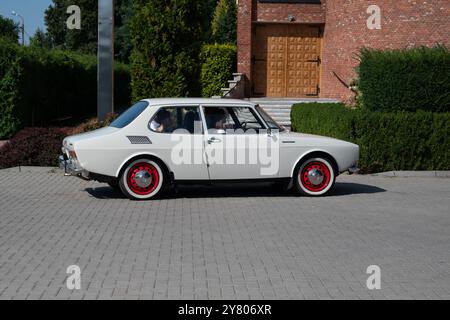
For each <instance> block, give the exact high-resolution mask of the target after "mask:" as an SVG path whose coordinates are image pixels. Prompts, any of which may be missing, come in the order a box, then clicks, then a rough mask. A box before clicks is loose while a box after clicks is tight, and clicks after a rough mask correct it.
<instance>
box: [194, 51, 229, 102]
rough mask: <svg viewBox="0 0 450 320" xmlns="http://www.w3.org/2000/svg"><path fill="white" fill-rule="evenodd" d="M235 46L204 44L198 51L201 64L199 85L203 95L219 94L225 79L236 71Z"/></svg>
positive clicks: (225, 81)
mask: <svg viewBox="0 0 450 320" xmlns="http://www.w3.org/2000/svg"><path fill="white" fill-rule="evenodd" d="M236 54H237V50H236V46H234V45H227V44H214V45H204V46H203V47H202V51H201V53H200V63H201V66H202V70H201V74H200V85H201V87H202V96H203V97H212V96H216V95H220V94H221V89H222V88H225V87H226V85H227V81H228V80H229V79H231V76H232V74H233V72H235V71H236V58H237V57H236Z"/></svg>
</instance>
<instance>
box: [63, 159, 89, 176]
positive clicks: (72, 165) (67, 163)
mask: <svg viewBox="0 0 450 320" xmlns="http://www.w3.org/2000/svg"><path fill="white" fill-rule="evenodd" d="M58 162H59V168H60V169H61V170H64V174H65V175H66V176H75V177H79V178H83V179H89V172H87V171H86V170H84V169H83V168H81V167H80V166H79V165H78V162H77V161H74V160H71V159H67V157H66V156H65V155H61V156H59V157H58Z"/></svg>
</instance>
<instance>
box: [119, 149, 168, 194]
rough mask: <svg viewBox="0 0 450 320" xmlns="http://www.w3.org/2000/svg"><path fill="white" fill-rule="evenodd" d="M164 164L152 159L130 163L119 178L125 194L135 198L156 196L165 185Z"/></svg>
mask: <svg viewBox="0 0 450 320" xmlns="http://www.w3.org/2000/svg"><path fill="white" fill-rule="evenodd" d="M164 178H165V177H164V171H163V169H162V166H161V165H160V164H159V163H158V162H156V161H153V160H150V159H145V158H142V159H137V160H135V161H133V162H131V163H129V164H128V165H127V166H126V168H125V170H123V172H122V175H121V176H120V179H119V186H120V189H121V190H122V192H123V194H124V195H125V196H127V197H128V198H130V199H133V200H148V199H153V198H156V197H157V196H158V195H160V193H161V192H162V189H163V185H164Z"/></svg>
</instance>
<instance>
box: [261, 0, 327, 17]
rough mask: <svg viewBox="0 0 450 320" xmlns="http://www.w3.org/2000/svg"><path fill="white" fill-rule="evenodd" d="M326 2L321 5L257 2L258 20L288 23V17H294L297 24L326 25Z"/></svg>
mask: <svg viewBox="0 0 450 320" xmlns="http://www.w3.org/2000/svg"><path fill="white" fill-rule="evenodd" d="M325 2H326V1H325V0H323V1H322V4H321V5H317V4H299V3H263V2H256V20H257V21H258V22H261V21H264V22H266V21H268V22H288V16H289V15H293V16H294V17H295V22H296V23H325V14H326V13H325Z"/></svg>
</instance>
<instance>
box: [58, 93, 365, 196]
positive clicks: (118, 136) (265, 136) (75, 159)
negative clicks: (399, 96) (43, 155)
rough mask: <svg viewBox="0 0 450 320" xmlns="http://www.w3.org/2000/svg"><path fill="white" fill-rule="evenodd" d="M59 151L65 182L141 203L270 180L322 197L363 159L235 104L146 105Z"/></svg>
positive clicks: (353, 150) (343, 145)
mask: <svg viewBox="0 0 450 320" xmlns="http://www.w3.org/2000/svg"><path fill="white" fill-rule="evenodd" d="M304 121H307V119H305V120H304ZM62 150H63V155H62V156H61V157H60V158H59V161H60V167H61V168H63V169H64V170H65V173H66V174H67V175H73V176H78V177H81V178H83V179H88V180H96V181H100V182H104V183H108V184H109V185H111V186H112V187H116V188H120V190H121V191H122V192H123V193H124V195H126V196H127V197H129V198H131V199H136V200H143V199H152V198H155V197H157V196H158V195H160V194H161V193H162V192H163V190H164V189H165V187H167V186H171V185H176V184H185V183H198V184H203V183H211V182H219V181H222V182H231V181H233V182H239V181H247V182H248V181H268V180H270V181H274V182H282V183H286V186H288V188H290V187H295V189H296V191H297V192H298V193H299V194H303V195H307V196H322V195H325V194H328V193H330V192H331V190H332V189H333V186H334V184H335V181H336V177H337V176H338V175H339V174H340V173H342V172H344V171H347V170H349V171H354V170H356V165H357V161H358V158H359V147H358V146H357V145H355V144H352V143H349V142H345V141H340V140H337V139H333V138H326V137H321V136H316V135H310V134H302V133H293V132H289V131H288V130H286V129H285V128H283V127H282V126H280V125H279V124H277V123H276V122H275V121H274V120H273V119H272V118H271V117H270V116H269V115H268V114H267V113H266V112H265V111H264V110H263V109H262V108H261V107H260V106H258V105H256V104H254V103H251V102H249V101H243V100H233V99H195V98H177V99H147V100H142V101H140V102H138V103H136V104H135V105H134V106H132V107H131V108H130V109H128V110H127V111H125V112H124V113H123V114H122V115H121V116H119V117H118V118H117V119H116V120H115V121H114V122H113V123H111V125H110V126H108V127H105V128H102V129H99V130H95V131H92V132H88V133H84V134H80V135H75V136H71V137H67V138H66V139H65V140H64V142H63V148H62Z"/></svg>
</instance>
